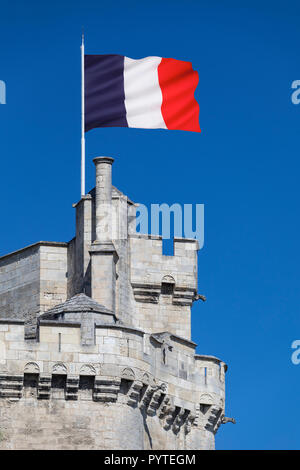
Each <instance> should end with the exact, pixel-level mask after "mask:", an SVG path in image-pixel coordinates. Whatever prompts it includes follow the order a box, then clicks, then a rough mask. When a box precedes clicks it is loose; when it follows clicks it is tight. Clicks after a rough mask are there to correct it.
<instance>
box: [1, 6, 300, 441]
mask: <svg viewBox="0 0 300 470" xmlns="http://www.w3.org/2000/svg"><path fill="white" fill-rule="evenodd" d="M0 7H1V9H0V44H1V48H0V80H5V82H6V84H7V104H6V105H0V124H1V127H0V136H1V139H0V154H1V186H0V188H1V199H2V204H1V230H0V254H4V253H6V252H10V251H12V250H16V249H18V248H21V247H23V246H25V245H28V244H31V243H34V242H36V241H38V240H54V241H67V240H69V239H71V238H72V237H73V235H74V209H73V208H72V203H74V202H76V201H77V200H78V199H79V195H80V50H79V46H80V35H81V28H82V26H84V29H85V34H86V52H87V53H89V54H93V53H95V54H107V53H117V54H124V55H127V56H129V57H132V58H141V57H145V56H148V55H158V56H162V57H173V58H177V59H182V60H191V61H192V63H193V65H194V68H195V69H196V70H198V72H199V76H200V82H199V86H198V91H197V99H198V100H199V102H200V124H201V128H202V134H200V135H199V134H196V133H188V132H181V131H165V130H153V131H152V130H135V129H118V128H112V129H95V130H93V131H90V132H89V133H88V134H87V159H88V161H87V188H88V189H90V188H91V187H92V186H93V183H94V165H93V164H92V158H93V157H95V156H97V155H111V156H115V158H116V161H115V164H114V167H113V179H114V184H115V185H116V186H117V187H118V188H119V189H121V190H122V191H123V192H125V193H126V194H128V196H129V197H130V198H132V199H133V200H135V201H138V202H144V203H146V204H150V203H163V202H166V203H169V204H171V203H175V202H177V203H194V204H196V203H204V204H205V246H204V248H203V249H202V250H201V251H200V253H199V292H200V293H203V294H205V295H206V296H207V299H208V300H207V302H206V303H204V304H203V303H201V302H197V303H196V304H195V305H194V308H193V314H192V318H193V320H192V322H193V339H194V340H195V341H196V342H197V343H198V345H199V346H198V352H199V353H203V354H213V355H216V356H218V357H221V358H222V359H223V360H224V361H226V362H227V363H228V364H229V371H228V374H227V410H226V411H227V416H234V417H235V418H236V420H237V424H236V425H232V424H226V425H225V426H221V429H220V430H219V433H218V435H217V441H216V442H217V448H219V449H278V448H282V449H299V448H300V445H299V426H298V424H299V420H300V406H299V383H300V380H299V379H300V365H299V366H295V365H293V364H292V362H291V359H290V358H291V353H292V350H291V348H290V346H291V343H292V341H293V340H295V339H299V338H300V315H299V265H300V256H299V240H300V237H299V228H300V222H299V170H300V162H299V129H300V105H298V106H295V105H293V104H292V102H291V99H290V95H291V88H290V87H291V83H292V81H293V80H296V79H300V60H299V45H300V29H299V17H300V5H299V2H296V1H293V0H289V1H288V2H278V1H276V0H275V1H257V0H252V1H249V0H245V1H243V2H240V1H232V0H228V1H227V2H224V1H221V0H220V1H216V0H207V1H202V0H198V1H196V0H184V1H183V0H180V1H179V0H165V1H161V0H159V1H158V0H151V1H148V0H147V1H137V0H136V1H126V2H124V1H114V2H102V1H99V0H98V1H95V0H93V1H92V0H85V1H81V2H79V1H65V0H61V1H56V0H52V1H51V2H40V1H27V2H24V1H11V2H5V3H4V2H1V3H0Z"/></svg>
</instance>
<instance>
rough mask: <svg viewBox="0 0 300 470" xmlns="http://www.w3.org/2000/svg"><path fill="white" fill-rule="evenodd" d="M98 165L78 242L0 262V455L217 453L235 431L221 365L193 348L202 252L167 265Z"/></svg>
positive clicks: (186, 247) (102, 161) (101, 162)
mask: <svg viewBox="0 0 300 470" xmlns="http://www.w3.org/2000/svg"><path fill="white" fill-rule="evenodd" d="M94 163H95V166H96V187H95V188H94V189H92V190H91V191H90V192H89V194H87V195H85V196H83V197H82V198H81V200H80V201H79V202H77V204H74V206H73V207H74V208H75V210H76V235H75V237H74V238H73V239H72V240H71V241H70V242H68V243H61V242H38V243H36V244H34V245H31V246H29V247H25V248H23V249H21V250H19V251H17V252H14V253H11V254H8V255H6V256H3V257H1V258H0V436H2V437H1V438H0V449H24V448H26V449H99V448H101V449H212V448H214V445H215V444H214V442H215V434H216V432H217V430H218V428H219V426H220V425H221V424H225V423H226V422H229V421H231V422H233V421H232V419H231V418H226V417H225V373H226V370H227V366H226V364H225V363H224V362H223V361H221V360H220V359H218V358H216V357H214V356H204V355H199V354H196V353H195V350H196V346H197V345H196V344H195V343H194V342H193V341H191V308H192V305H193V302H194V301H195V300H198V299H199V298H201V299H202V300H205V298H204V296H200V295H199V294H198V285H197V284H198V280H197V271H198V267H197V262H198V257H197V256H198V249H199V246H198V242H197V241H196V240H193V239H184V238H175V239H174V255H173V256H165V255H164V254H163V243H162V237H161V236H159V235H151V234H139V233H137V232H136V210H137V207H138V204H135V203H134V202H132V201H131V200H130V199H129V198H128V197H127V196H125V195H124V194H123V193H121V191H119V190H118V189H117V188H115V187H114V186H112V184H111V172H112V163H113V159H111V158H110V157H97V158H96V159H94ZM99 422H100V423H101V426H99ZM24 430H26V432H24Z"/></svg>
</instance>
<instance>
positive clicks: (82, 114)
mask: <svg viewBox="0 0 300 470" xmlns="http://www.w3.org/2000/svg"><path fill="white" fill-rule="evenodd" d="M84 195H85V135H84V33H82V38H81V197H82V196H84Z"/></svg>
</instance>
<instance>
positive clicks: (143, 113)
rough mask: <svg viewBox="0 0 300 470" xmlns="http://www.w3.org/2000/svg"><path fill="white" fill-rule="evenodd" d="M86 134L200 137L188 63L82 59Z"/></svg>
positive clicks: (195, 78)
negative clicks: (117, 130)
mask: <svg viewBox="0 0 300 470" xmlns="http://www.w3.org/2000/svg"><path fill="white" fill-rule="evenodd" d="M84 71H85V77H84V78H85V90H84V93H85V131H86V132H87V131H89V130H90V129H93V128H95V127H116V126H117V127H139V128H144V129H178V130H183V131H193V132H200V125H199V104H198V103H197V101H196V99H195V97H194V93H195V89H196V87H197V85H198V81H199V77H198V73H197V72H196V71H195V70H193V67H192V64H191V62H185V61H182V60H175V59H165V58H162V57H145V58H143V59H137V60H135V59H130V58H129V57H125V56H121V55H85V56H84Z"/></svg>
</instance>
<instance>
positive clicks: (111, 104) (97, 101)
mask: <svg viewBox="0 0 300 470" xmlns="http://www.w3.org/2000/svg"><path fill="white" fill-rule="evenodd" d="M84 70H85V87H84V88H85V90H84V93H85V131H89V130H90V129H93V128H94V127H115V126H118V127H128V123H127V119H126V108H125V92H124V56H121V55H85V56H84Z"/></svg>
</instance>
